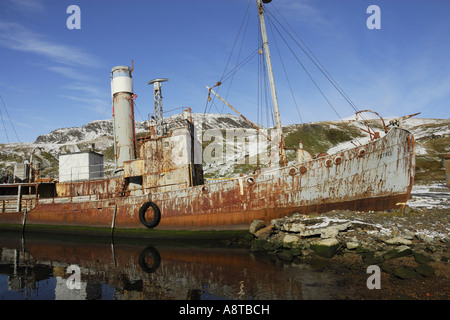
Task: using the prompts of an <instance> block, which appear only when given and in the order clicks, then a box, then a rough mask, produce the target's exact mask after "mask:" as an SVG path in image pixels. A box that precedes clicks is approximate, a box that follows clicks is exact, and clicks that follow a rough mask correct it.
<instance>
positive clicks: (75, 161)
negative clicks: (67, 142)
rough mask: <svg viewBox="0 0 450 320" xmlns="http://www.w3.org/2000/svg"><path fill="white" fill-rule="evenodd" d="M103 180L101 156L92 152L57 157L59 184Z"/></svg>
mask: <svg viewBox="0 0 450 320" xmlns="http://www.w3.org/2000/svg"><path fill="white" fill-rule="evenodd" d="M101 178H103V155H102V154H100V153H97V152H94V151H88V152H76V153H67V154H61V155H59V182H70V181H82V180H95V179H101Z"/></svg>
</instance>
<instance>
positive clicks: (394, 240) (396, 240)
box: [384, 237, 412, 245]
mask: <svg viewBox="0 0 450 320" xmlns="http://www.w3.org/2000/svg"><path fill="white" fill-rule="evenodd" d="M384 242H386V243H387V244H403V245H410V244H412V241H411V240H408V239H405V238H402V237H394V238H391V239H388V240H386V241H384Z"/></svg>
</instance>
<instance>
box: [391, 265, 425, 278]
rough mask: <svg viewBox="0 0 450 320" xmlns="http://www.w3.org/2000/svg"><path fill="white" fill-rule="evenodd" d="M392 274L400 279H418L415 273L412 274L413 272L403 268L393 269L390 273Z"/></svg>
mask: <svg viewBox="0 0 450 320" xmlns="http://www.w3.org/2000/svg"><path fill="white" fill-rule="evenodd" d="M392 274H393V275H394V276H396V277H397V278H400V279H417V278H419V277H420V275H419V274H418V273H417V272H414V271H413V270H410V269H408V268H405V267H400V268H395V269H394V270H393V271H392Z"/></svg>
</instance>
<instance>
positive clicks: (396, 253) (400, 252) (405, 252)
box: [383, 246, 412, 260]
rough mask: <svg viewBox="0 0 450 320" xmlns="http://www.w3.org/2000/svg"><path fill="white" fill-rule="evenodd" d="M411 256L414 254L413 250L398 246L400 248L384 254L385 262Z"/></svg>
mask: <svg viewBox="0 0 450 320" xmlns="http://www.w3.org/2000/svg"><path fill="white" fill-rule="evenodd" d="M410 254H412V250H411V248H410V247H408V246H398V247H396V248H394V249H392V250H390V251H388V252H386V253H385V254H383V258H384V259H385V260H391V259H396V258H400V257H406V256H409V255H410Z"/></svg>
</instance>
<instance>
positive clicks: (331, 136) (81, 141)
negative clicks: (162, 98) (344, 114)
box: [0, 113, 450, 180]
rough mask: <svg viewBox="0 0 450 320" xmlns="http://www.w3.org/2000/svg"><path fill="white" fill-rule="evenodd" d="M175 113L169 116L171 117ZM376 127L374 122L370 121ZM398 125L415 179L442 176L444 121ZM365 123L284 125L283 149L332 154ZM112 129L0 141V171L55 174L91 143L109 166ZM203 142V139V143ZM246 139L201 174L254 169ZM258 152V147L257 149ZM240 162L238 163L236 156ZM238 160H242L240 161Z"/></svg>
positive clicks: (233, 121)
mask: <svg viewBox="0 0 450 320" xmlns="http://www.w3.org/2000/svg"><path fill="white" fill-rule="evenodd" d="M178 117H181V115H177V116H172V117H171V119H167V120H174V119H176V118H178ZM192 118H193V121H194V123H195V125H196V127H197V128H198V129H199V128H200V127H202V129H203V130H209V129H218V130H221V132H223V136H224V138H225V136H226V133H225V130H226V129H236V128H243V129H246V130H247V132H251V133H256V130H255V129H254V128H253V127H252V126H251V125H250V124H249V123H248V122H246V121H245V120H244V119H242V118H241V117H239V116H235V115H230V114H203V113H194V114H192ZM370 121H371V122H372V124H373V125H374V126H375V127H377V128H378V131H379V132H380V134H383V130H381V121H380V120H370ZM147 125H148V124H147V123H146V122H145V121H144V122H136V133H137V135H141V134H145V132H147ZM402 127H404V128H406V129H408V130H410V131H412V133H413V134H414V136H415V140H416V154H417V173H418V177H419V180H420V177H423V178H424V179H425V178H427V179H428V178H430V174H431V175H432V176H431V178H432V177H433V175H434V176H435V177H436V179H434V180H440V179H441V180H442V179H443V161H442V159H443V157H444V155H445V154H448V153H450V119H421V118H411V119H408V120H406V121H404V122H403V123H402ZM360 128H363V129H365V128H366V126H365V124H364V123H363V122H361V121H355V120H346V121H344V122H343V121H327V122H317V123H308V124H298V125H289V126H285V127H284V128H283V134H284V137H285V142H286V146H287V147H297V146H298V140H302V141H303V142H304V148H305V149H306V150H308V151H310V152H311V153H312V154H317V153H319V152H328V153H334V152H337V151H339V150H342V149H344V148H348V147H352V146H353V143H352V141H355V140H357V141H359V142H361V143H364V142H365V141H367V140H368V139H369V138H368V135H367V134H366V133H365V132H364V131H362V130H360ZM112 135H113V127H112V120H97V121H92V122H90V123H88V124H86V125H84V126H82V127H74V128H61V129H56V130H53V131H52V132H50V133H48V134H45V135H41V136H39V137H38V138H37V139H36V141H35V142H34V143H20V144H18V143H12V144H2V145H0V171H3V175H4V174H6V172H8V173H10V174H12V172H13V167H14V163H16V162H23V161H26V160H29V159H30V157H31V156H32V155H33V157H35V158H34V159H37V160H38V161H40V162H41V168H42V169H43V172H42V173H43V175H47V176H50V177H53V178H57V176H58V172H57V170H58V169H57V168H58V155H59V154H61V153H67V152H80V151H86V150H89V149H90V148H91V145H92V144H95V149H96V151H97V152H101V153H103V154H104V155H105V162H106V167H108V166H111V167H112V166H113V138H112ZM208 143H209V140H206V141H203V147H207V145H208ZM251 144H252V142H251V141H246V140H240V141H239V140H237V141H236V143H235V148H234V151H235V156H234V158H232V159H226V160H225V161H222V162H221V163H207V162H205V161H204V170H205V176H206V177H207V178H218V177H224V176H233V175H238V174H240V173H246V172H249V171H252V170H254V169H255V168H256V165H254V164H253V163H254V161H253V162H252V161H251V159H252V158H251V155H250V154H249V153H250V150H252V148H253V145H251ZM260 152H261V151H260ZM242 159H245V161H243V162H244V163H238V161H237V160H242ZM288 160H290V161H295V151H294V150H292V151H288ZM240 162H242V161H240Z"/></svg>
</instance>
